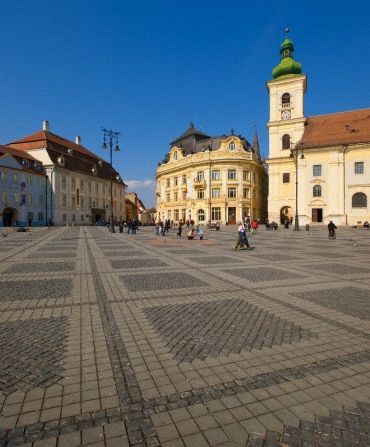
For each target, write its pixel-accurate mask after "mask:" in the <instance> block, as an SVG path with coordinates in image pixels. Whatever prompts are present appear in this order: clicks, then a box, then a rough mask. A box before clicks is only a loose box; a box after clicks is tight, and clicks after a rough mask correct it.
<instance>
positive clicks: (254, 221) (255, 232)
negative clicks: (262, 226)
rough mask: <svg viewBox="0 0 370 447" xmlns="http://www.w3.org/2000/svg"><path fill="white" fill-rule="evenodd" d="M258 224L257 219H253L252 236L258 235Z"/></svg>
mask: <svg viewBox="0 0 370 447" xmlns="http://www.w3.org/2000/svg"><path fill="white" fill-rule="evenodd" d="M257 228H258V222H257V221H256V219H253V222H252V234H257Z"/></svg>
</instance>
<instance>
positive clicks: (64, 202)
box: [62, 194, 67, 206]
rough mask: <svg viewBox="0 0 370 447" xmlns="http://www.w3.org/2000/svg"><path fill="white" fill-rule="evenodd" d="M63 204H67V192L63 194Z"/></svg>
mask: <svg viewBox="0 0 370 447" xmlns="http://www.w3.org/2000/svg"><path fill="white" fill-rule="evenodd" d="M62 206H67V196H66V195H65V194H63V195H62Z"/></svg>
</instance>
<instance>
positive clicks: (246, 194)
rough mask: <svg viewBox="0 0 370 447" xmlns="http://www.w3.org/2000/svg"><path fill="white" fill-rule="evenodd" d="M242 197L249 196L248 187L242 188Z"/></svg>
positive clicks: (246, 197)
mask: <svg viewBox="0 0 370 447" xmlns="http://www.w3.org/2000/svg"><path fill="white" fill-rule="evenodd" d="M243 197H244V199H249V198H250V189H249V188H244V189H243Z"/></svg>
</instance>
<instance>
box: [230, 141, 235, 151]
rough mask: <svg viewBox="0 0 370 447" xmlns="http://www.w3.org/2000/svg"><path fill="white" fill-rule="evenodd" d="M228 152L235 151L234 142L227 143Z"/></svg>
mask: <svg viewBox="0 0 370 447" xmlns="http://www.w3.org/2000/svg"><path fill="white" fill-rule="evenodd" d="M229 151H235V143H234V141H231V142H230V143H229Z"/></svg>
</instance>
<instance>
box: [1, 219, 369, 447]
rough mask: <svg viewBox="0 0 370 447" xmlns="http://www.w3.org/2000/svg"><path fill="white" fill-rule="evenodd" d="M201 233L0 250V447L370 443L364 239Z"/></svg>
mask: <svg viewBox="0 0 370 447" xmlns="http://www.w3.org/2000/svg"><path fill="white" fill-rule="evenodd" d="M205 235H206V238H205V240H204V241H199V240H193V241H188V240H187V239H186V238H184V237H183V238H178V237H177V236H176V231H172V230H171V231H170V233H169V235H167V236H166V237H156V236H155V234H154V231H153V229H152V228H150V227H146V228H140V231H138V233H137V234H136V235H128V234H127V233H123V234H120V233H116V234H110V233H108V232H107V230H106V228H98V227H81V228H78V227H67V228H66V227H64V228H57V227H54V228H51V229H50V230H49V229H45V228H40V229H35V231H33V233H32V235H31V236H29V235H27V234H22V233H14V234H13V233H10V234H9V236H8V237H7V238H6V239H7V240H6V243H5V244H4V243H3V241H0V244H1V245H0V272H1V273H2V276H1V278H0V446H6V447H8V446H9V447H10V446H13V445H26V446H28V447H77V446H80V445H82V446H85V445H86V446H90V447H104V446H105V447H115V446H136V447H144V446H145V447H155V446H163V447H175V446H181V447H184V446H185V447H186V446H191V447H198V446H199V447H201V446H208V447H210V446H212V447H213V446H220V447H232V446H243V447H251V446H261V447H266V446H279V447H280V446H283V445H284V446H315V447H318V446H320V447H322V446H324V445H330V446H341V447H347V446H348V447H349V446H356V447H360V446H368V445H370V444H369V433H370V347H369V346H370V344H369V343H370V314H369V308H370V306H369V304H370V303H369V301H370V280H369V273H370V267H369V266H368V254H369V252H370V240H369V233H368V232H365V231H361V230H358V229H352V228H346V229H342V228H340V229H339V230H338V237H337V239H336V240H335V241H328V239H327V234H326V231H325V229H323V228H320V227H312V228H311V230H310V232H306V231H302V232H294V231H288V230H281V229H279V230H278V231H274V232H269V231H265V230H264V229H263V228H262V229H260V230H259V231H258V234H257V235H255V236H251V237H250V244H251V246H252V247H253V250H251V251H234V250H233V248H234V246H235V242H236V228H233V227H232V226H229V227H227V228H223V229H222V230H221V231H219V232H209V231H207V230H205ZM4 239H5V238H4ZM353 240H356V245H354V244H353ZM343 253H345V256H343Z"/></svg>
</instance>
